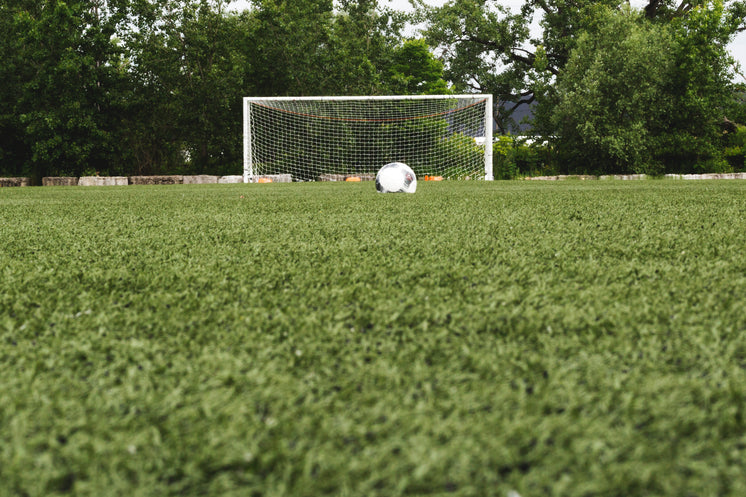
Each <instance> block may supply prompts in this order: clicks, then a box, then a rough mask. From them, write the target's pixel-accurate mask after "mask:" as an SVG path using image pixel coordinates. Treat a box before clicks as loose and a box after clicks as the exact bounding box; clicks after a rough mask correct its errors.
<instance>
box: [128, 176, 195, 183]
mask: <svg viewBox="0 0 746 497" xmlns="http://www.w3.org/2000/svg"><path fill="white" fill-rule="evenodd" d="M129 183H130V185H181V184H182V183H184V176H180V175H169V176H130V177H129Z"/></svg>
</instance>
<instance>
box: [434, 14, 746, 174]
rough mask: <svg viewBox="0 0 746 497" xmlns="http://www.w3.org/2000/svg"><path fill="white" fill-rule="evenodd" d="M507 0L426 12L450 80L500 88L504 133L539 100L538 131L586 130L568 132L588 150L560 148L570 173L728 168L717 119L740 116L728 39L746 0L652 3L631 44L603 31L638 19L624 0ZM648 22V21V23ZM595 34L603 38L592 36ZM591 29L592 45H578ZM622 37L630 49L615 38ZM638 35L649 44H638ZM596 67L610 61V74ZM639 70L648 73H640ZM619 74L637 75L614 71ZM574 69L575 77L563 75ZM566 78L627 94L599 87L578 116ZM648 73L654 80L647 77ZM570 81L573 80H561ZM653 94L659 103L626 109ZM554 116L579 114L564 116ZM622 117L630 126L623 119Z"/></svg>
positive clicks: (467, 86) (744, 22)
mask: <svg viewBox="0 0 746 497" xmlns="http://www.w3.org/2000/svg"><path fill="white" fill-rule="evenodd" d="M503 4H504V2H499V1H495V0H451V1H448V2H446V3H445V5H443V7H440V8H434V9H423V12H424V13H425V15H426V17H427V19H428V26H427V30H426V35H427V39H428V42H429V43H430V44H431V45H433V46H436V47H437V48H438V50H439V53H441V54H442V58H443V60H444V63H445V67H446V76H447V79H449V80H451V81H453V82H454V87H455V89H456V91H467V90H468V91H471V90H478V91H480V92H484V93H492V94H494V95H495V96H496V97H497V98H498V102H499V103H500V105H501V107H500V113H499V115H498V116H497V121H498V126H499V127H500V129H501V130H503V131H504V130H509V129H510V127H511V126H512V125H514V124H516V123H515V122H514V121H515V120H514V119H513V117H512V115H513V114H514V112H515V111H516V110H517V109H520V108H521V106H525V105H529V104H531V105H532V112H533V116H534V119H533V122H532V123H531V124H532V132H533V133H535V135H536V136H537V137H548V136H559V133H558V132H557V129H558V127H559V128H560V129H562V130H563V131H568V128H572V127H573V126H574V125H578V126H581V128H584V129H576V130H571V131H572V133H573V134H577V133H584V134H587V138H586V139H585V141H587V142H588V143H589V144H590V149H589V150H586V149H584V147H585V145H584V143H583V141H584V140H577V139H576V138H577V136H571V137H570V138H569V141H568V143H565V144H564V145H562V144H558V150H557V152H558V154H559V155H558V157H559V158H561V159H562V162H563V164H562V167H563V168H564V169H565V170H566V171H567V172H570V171H574V172H585V171H596V172H607V173H614V172H621V171H626V172H630V171H637V172H649V173H652V174H655V173H657V172H663V171H672V172H674V171H675V172H682V171H689V172H697V171H701V170H703V169H711V170H713V171H714V170H721V169H722V168H727V165H726V163H725V162H724V161H723V160H722V149H720V148H719V147H718V146H717V144H716V143H717V142H718V138H717V136H715V131H714V130H715V122H714V121H713V119H715V118H718V119H721V118H722V117H723V116H722V115H720V116H717V114H718V113H720V114H722V113H723V112H726V114H727V115H728V116H730V119H731V120H733V119H738V118H737V117H735V116H736V115H737V114H740V115H743V113H742V112H740V113H739V112H737V110H738V109H737V108H736V111H735V112H734V111H733V106H732V105H730V102H731V101H732V99H731V97H730V95H729V93H730V91H731V88H730V87H731V85H730V80H731V78H730V76H729V72H730V70H731V65H730V60H729V59H730V58H729V56H728V55H727V51H726V49H725V47H726V45H727V41H728V40H729V38H730V37H732V36H733V35H734V34H735V33H737V32H738V31H741V30H743V29H746V17H744V15H743V14H744V12H746V2H744V1H743V0H735V1H733V0H730V1H715V2H713V1H704V0H698V1H695V2H672V1H665V2H661V1H657V0H650V1H649V2H646V5H645V7H644V9H643V10H641V11H639V18H640V19H639V20H638V21H637V23H638V24H640V25H641V26H640V27H638V28H632V27H630V28H625V29H623V31H622V33H625V34H626V36H628V38H626V39H625V40H622V33H615V32H613V31H611V30H610V29H608V28H604V24H605V23H607V22H608V20H607V18H608V16H609V12H616V13H617V15H620V16H624V15H631V14H630V13H629V12H627V13H626V14H625V11H627V10H629V2H627V1H618V0H609V1H602V2H598V1H591V0H582V1H577V0H549V1H535V0H527V1H525V2H524V3H523V6H522V7H521V11H520V14H513V13H511V12H510V11H509V10H508V9H507V8H506V7H504V5H503ZM536 19H540V20H539V24H540V27H541V32H540V34H539V35H538V36H536V38H535V39H530V33H529V29H528V27H529V25H530V24H531V22H532V21H534V20H536ZM643 19H644V20H645V21H644V22H643ZM645 23H649V24H650V25H648V26H643V25H644V24H645ZM630 30H631V31H630ZM601 33H603V34H601ZM589 36H590V37H595V39H596V41H594V42H590V41H588V38H587V37H589ZM584 37H585V40H586V41H585V42H584V43H585V46H583V47H580V46H579V43H580V41H581V40H583V39H584ZM612 40H613V41H612ZM616 41H621V45H620V46H616V44H615V42H616ZM635 42H639V43H641V44H640V45H638V46H635V45H634V43H635ZM648 42H649V44H645V43H648ZM594 43H598V44H599V46H603V47H604V50H605V53H601V54H595V53H593V52H592V46H593V44H594ZM671 45H674V46H675V47H672V46H671ZM573 51H576V52H577V53H581V52H582V54H583V57H585V60H577V59H580V58H581V56H580V55H577V56H575V59H576V60H575V62H574V65H575V67H573V66H570V64H571V63H573V62H572V61H573V56H572V55H571V54H572V53H573ZM611 53H615V54H616V55H618V56H619V57H620V58H618V59H615V58H614V56H612V55H611ZM640 54H645V57H646V58H647V59H645V58H643V57H642V56H641V55H640ZM594 64H595V65H596V67H595V68H594V67H592V66H593V65H594ZM598 64H605V65H606V66H608V72H604V70H602V69H600V68H598V67H597V66H598ZM578 65H581V66H584V68H587V69H591V70H592V72H593V73H594V75H596V76H598V78H595V79H593V78H591V77H590V76H586V75H585V74H584V72H583V71H582V70H581V69H579V68H578V67H577V66H578ZM622 66H623V67H622ZM635 69H638V70H647V71H649V73H648V74H642V73H639V74H638V73H635ZM618 70H619V71H621V72H622V73H624V74H625V76H626V77H627V78H628V79H629V81H630V83H625V81H624V80H623V79H622V77H615V75H618V74H619V73H618V72H617V71H618ZM568 71H569V72H570V73H571V74H569V75H568V74H566V73H567V72H568ZM665 71H667V72H665ZM569 78H572V79H574V80H575V82H576V83H578V85H577V88H578V89H580V88H581V86H582V85H581V84H580V81H582V80H584V83H587V84H588V85H589V87H590V91H591V92H593V91H595V90H594V87H602V88H603V89H604V91H609V92H610V93H612V94H623V98H622V100H621V101H617V100H615V99H614V98H613V97H612V96H611V95H607V94H604V93H603V92H597V94H596V95H592V98H595V101H592V102H584V101H577V102H576V104H577V106H578V107H577V112H576V114H577V115H575V116H573V115H572V114H573V111H572V110H571V109H569V108H568V106H570V105H571V103H570V102H568V101H567V96H568V94H569V93H571V92H572V91H573V89H572V88H569V86H572V84H571V83H570V82H568V79H569ZM645 78H650V79H651V80H652V82H653V83H652V84H648V82H647V81H646V79H645ZM563 79H564V80H565V83H564V85H565V86H564V87H561V88H560V87H558V85H562V80H563ZM596 89H598V88H596ZM558 91H561V92H562V94H561V95H558ZM658 96H660V97H661V98H660V99H657V97H658ZM560 99H562V102H560ZM651 101H652V102H655V107H656V108H654V109H650V108H648V109H639V108H636V107H635V108H632V109H625V108H624V107H630V106H636V105H647V104H648V103H649V102H651ZM598 105H606V106H608V108H607V109H602V108H601V107H598ZM557 106H561V107H564V108H563V109H557ZM589 106H596V107H594V113H595V114H596V116H595V117H592V118H591V119H590V120H588V121H585V122H581V121H582V116H583V115H584V112H586V110H587V109H588V107H589ZM656 110H657V111H658V114H659V115H658V116H656V115H655V114H656ZM557 112H559V113H560V114H562V115H563V116H567V117H569V118H570V121H571V122H567V123H564V124H563V123H561V122H558V119H559V118H558V116H557V115H556V113H557ZM603 114H606V115H603ZM614 122H619V123H626V124H629V126H624V125H622V124H620V125H619V126H614ZM585 125H587V126H585ZM612 131H613V134H606V133H609V132H612ZM676 135H682V136H676ZM677 147H682V148H677ZM651 151H656V156H655V157H650V154H651Z"/></svg>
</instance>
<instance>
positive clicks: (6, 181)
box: [0, 178, 31, 187]
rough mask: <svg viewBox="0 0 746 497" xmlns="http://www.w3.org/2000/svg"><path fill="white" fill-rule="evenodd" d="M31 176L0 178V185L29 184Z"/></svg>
mask: <svg viewBox="0 0 746 497" xmlns="http://www.w3.org/2000/svg"><path fill="white" fill-rule="evenodd" d="M30 184H31V178H0V187H3V186H29V185H30Z"/></svg>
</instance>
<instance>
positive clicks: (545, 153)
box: [492, 135, 556, 179]
mask: <svg viewBox="0 0 746 497" xmlns="http://www.w3.org/2000/svg"><path fill="white" fill-rule="evenodd" d="M551 158H552V154H551V149H550V148H549V147H548V145H547V144H545V143H533V142H531V141H527V140H526V139H525V137H523V138H521V137H515V136H511V135H500V136H499V137H498V138H497V140H496V141H495V143H494V144H493V146H492V162H493V172H494V176H495V179H515V178H518V177H520V176H544V175H549V174H556V171H555V170H554V167H553V164H552V160H551Z"/></svg>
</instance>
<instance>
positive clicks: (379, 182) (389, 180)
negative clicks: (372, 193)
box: [376, 162, 417, 193]
mask: <svg viewBox="0 0 746 497" xmlns="http://www.w3.org/2000/svg"><path fill="white" fill-rule="evenodd" d="M376 190H378V191H379V192H381V193H400V192H401V193H414V192H415V191H416V190H417V176H415V174H414V171H412V168H410V167H409V166H408V165H406V164H404V163H403V162H391V163H390V164H386V165H385V166H383V167H382V168H381V169H379V170H378V174H376Z"/></svg>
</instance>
